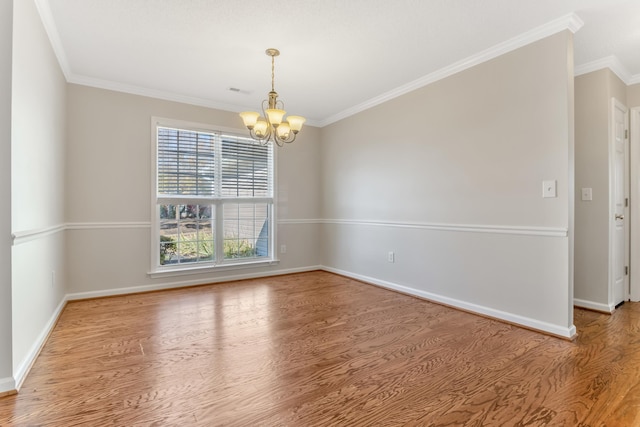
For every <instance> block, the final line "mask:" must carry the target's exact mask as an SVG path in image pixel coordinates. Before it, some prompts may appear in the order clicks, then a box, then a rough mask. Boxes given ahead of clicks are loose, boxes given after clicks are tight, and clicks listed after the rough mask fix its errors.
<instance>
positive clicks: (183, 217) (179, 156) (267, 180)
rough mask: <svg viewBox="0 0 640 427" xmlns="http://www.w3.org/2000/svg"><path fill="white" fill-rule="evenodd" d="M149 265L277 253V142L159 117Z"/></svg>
mask: <svg viewBox="0 0 640 427" xmlns="http://www.w3.org/2000/svg"><path fill="white" fill-rule="evenodd" d="M156 143H157V152H156V161H157V164H156V171H157V173H156V176H155V182H156V189H157V193H156V194H157V196H156V203H155V211H156V214H155V217H154V220H153V221H154V222H153V223H154V228H155V230H156V235H157V240H156V243H155V244H154V245H157V246H156V247H157V248H159V249H158V250H157V251H155V250H154V252H156V253H155V255H154V259H153V265H152V267H153V268H154V269H155V268H175V267H178V266H181V268H185V266H188V265H201V264H203V263H211V264H225V263H230V262H233V263H238V262H242V261H243V260H245V261H251V259H258V260H259V259H264V258H267V259H270V258H271V257H272V241H273V232H272V229H273V227H272V218H273V215H272V210H273V193H274V188H273V168H274V164H273V147H272V146H261V145H259V144H256V143H255V142H254V141H253V140H251V139H249V138H245V137H242V136H237V135H232V134H228V133H222V132H215V131H210V132H209V131H202V130H199V129H198V130H195V129H181V128H177V127H167V126H160V125H156Z"/></svg>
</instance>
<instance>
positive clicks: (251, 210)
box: [223, 203, 269, 259]
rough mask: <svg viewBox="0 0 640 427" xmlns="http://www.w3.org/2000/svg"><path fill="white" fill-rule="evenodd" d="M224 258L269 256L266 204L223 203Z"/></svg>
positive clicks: (267, 209)
mask: <svg viewBox="0 0 640 427" xmlns="http://www.w3.org/2000/svg"><path fill="white" fill-rule="evenodd" d="M223 212H224V213H223V215H224V217H223V219H224V257H225V259H233V258H254V257H266V256H269V243H268V242H269V205H268V204H266V203H256V204H254V203H242V204H237V203H225V205H224V208H223Z"/></svg>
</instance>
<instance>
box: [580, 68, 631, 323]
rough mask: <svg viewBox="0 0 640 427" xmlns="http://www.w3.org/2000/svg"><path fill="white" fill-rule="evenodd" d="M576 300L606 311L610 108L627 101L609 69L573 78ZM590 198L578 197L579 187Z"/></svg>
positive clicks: (624, 87) (608, 308)
mask: <svg viewBox="0 0 640 427" xmlns="http://www.w3.org/2000/svg"><path fill="white" fill-rule="evenodd" d="M575 92H576V94H575V104H576V121H575V129H576V184H575V187H576V188H575V194H576V213H575V220H576V234H575V245H576V248H575V268H574V270H575V284H574V289H575V293H574V295H575V299H576V304H577V305H579V306H585V307H588V308H593V309H598V310H603V311H609V310H611V308H612V307H610V302H609V301H608V299H609V115H610V112H609V109H610V106H611V98H612V97H615V98H616V99H618V100H619V101H621V102H622V103H623V104H625V103H626V102H627V87H626V85H625V84H624V83H623V82H622V81H621V80H620V79H619V78H618V77H617V76H616V75H615V74H614V73H613V72H612V71H611V70H609V69H603V70H599V71H595V72H592V73H589V74H584V75H581V76H578V77H576V79H575ZM582 188H592V193H593V200H592V201H582V200H581V189H582Z"/></svg>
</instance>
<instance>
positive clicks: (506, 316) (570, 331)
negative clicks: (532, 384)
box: [322, 266, 576, 339]
mask: <svg viewBox="0 0 640 427" xmlns="http://www.w3.org/2000/svg"><path fill="white" fill-rule="evenodd" d="M322 269H323V270H325V271H328V272H331V273H336V274H340V275H341V276H347V277H351V278H353V279H356V280H361V281H363V282H367V283H370V284H372V285H376V286H380V287H383V288H386V289H392V290H394V291H398V292H402V293H405V294H409V295H414V296H417V297H420V298H424V299H427V300H429V301H434V302H438V303H442V304H445V305H448V306H451V307H456V308H460V309H462V310H466V311H470V312H474V313H478V314H481V315H483V316H487V317H491V318H494V319H498V320H504V321H506V322H509V323H514V324H517V325H521V326H524V327H526V328H530V329H535V330H538V331H541V332H546V333H549V334H552V335H556V336H559V337H562V338H569V339H572V338H573V337H575V335H576V327H575V326H574V325H571V327H569V328H567V327H563V326H560V325H554V324H552V323H547V322H543V321H540V320H536V319H531V318H529V317H524V316H519V315H517V314H513V313H508V312H505V311H501V310H496V309H493V308H489V307H484V306H481V305H477V304H473V303H469V302H466V301H460V300H457V299H454V298H449V297H445V296H443V295H438V294H433V293H431V292H426V291H421V290H419V289H414V288H410V287H407V286H403V285H398V284H396V283H391V282H387V281H384V280H379V279H376V278H373V277H368V276H363V275H360V274H356V273H351V272H349V271H344V270H339V269H337V268H331V267H325V266H323V267H322Z"/></svg>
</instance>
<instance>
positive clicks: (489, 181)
mask: <svg viewBox="0 0 640 427" xmlns="http://www.w3.org/2000/svg"><path fill="white" fill-rule="evenodd" d="M571 49H572V35H571V34H570V33H569V32H562V33H558V34H556V35H554V36H551V37H548V38H546V39H543V40H541V41H538V42H536V43H533V44H531V45H528V46H525V47H523V48H520V49H518V50H516V51H513V52H510V53H508V54H505V55H503V56H501V57H499V58H496V59H494V60H492V61H489V62H486V63H483V64H481V65H478V66H476V67H473V68H471V69H469V70H466V71H464V72H461V73H459V74H456V75H454V76H452V77H449V78H447V79H444V80H441V81H438V82H436V83H434V84H431V85H429V86H426V87H424V88H422V89H419V90H416V91H414V92H411V93H409V94H406V95H404V96H402V97H399V98H396V99H394V100H392V101H389V102H387V103H385V104H382V105H380V106H377V107H375V108H372V109H370V110H367V111H364V112H362V113H360V114H357V115H355V116H352V117H349V118H347V119H344V120H342V121H340V122H338V123H335V124H333V125H330V126H328V127H325V128H323V129H322V145H323V148H322V159H323V160H322V161H323V171H322V187H323V199H322V206H323V216H324V217H325V218H327V219H328V222H329V223H328V224H326V225H325V227H324V229H323V230H324V231H323V233H324V236H325V239H324V253H323V264H324V265H327V266H329V267H331V268H334V269H335V270H339V271H342V272H348V273H351V274H354V275H359V276H362V277H368V278H376V279H378V280H379V281H380V282H384V283H387V284H391V286H397V287H404V288H407V289H411V290H413V291H415V292H416V293H421V294H422V295H425V296H430V297H433V296H434V295H435V296H437V297H441V298H443V299H449V300H447V301H446V302H452V301H453V302H454V303H457V304H458V305H462V306H465V307H475V308H476V311H482V310H484V311H485V312H489V313H490V314H492V315H496V316H498V317H500V316H503V317H504V318H509V319H510V320H513V321H516V322H519V323H526V322H530V323H533V324H535V325H536V326H534V327H540V328H541V329H544V328H545V327H546V326H545V325H553V327H554V328H556V329H557V330H559V331H565V332H566V331H568V330H570V328H571V327H572V304H571V301H570V299H571V297H572V286H571V283H570V271H569V259H570V253H569V251H570V237H566V236H565V237H558V236H554V237H550V236H542V235H540V234H536V233H530V234H527V235H521V234H522V232H523V229H532V230H542V229H544V230H546V229H552V230H558V229H563V230H567V229H568V228H569V226H570V222H569V218H570V215H571V212H572V206H571V204H572V202H573V201H572V199H571V197H572V195H570V192H572V191H573V182H572V180H571V174H572V170H570V163H571V162H572V159H573V145H572V143H573V141H572V138H573V69H572V66H569V67H568V66H567V64H572V60H571V58H572V57H571ZM543 180H556V181H557V184H558V197H556V198H546V199H543V198H542V194H541V192H542V181H543ZM570 187H571V188H570ZM371 222H375V223H376V224H375V225H372V224H370V223H371ZM407 223H409V226H408V227H409V228H410V230H408V231H407V230H406V229H403V228H402V227H403V226H407ZM443 224H444V225H445V227H443V226H442V225H443ZM473 226H478V227H480V228H482V227H484V228H482V230H484V231H483V232H475V231H474V232H469V231H466V230H467V229H468V228H470V227H471V228H473ZM447 227H449V228H450V229H448V228H447ZM509 227H511V228H512V229H514V230H515V232H514V233H512V234H507V233H502V232H501V230H502V229H508V228H509ZM388 251H394V252H395V253H396V262H395V263H388V262H387V252H388Z"/></svg>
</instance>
